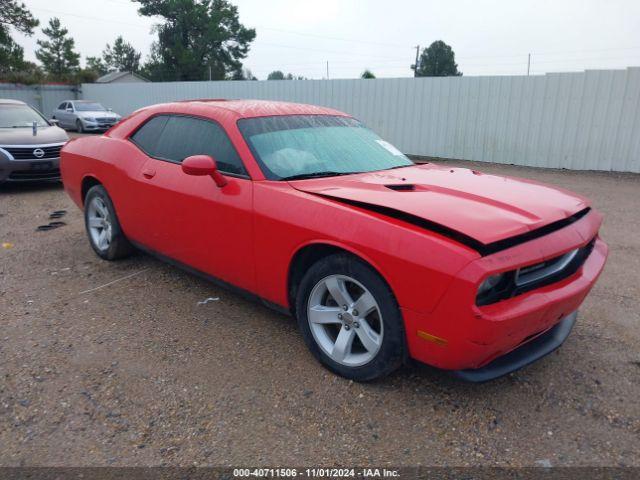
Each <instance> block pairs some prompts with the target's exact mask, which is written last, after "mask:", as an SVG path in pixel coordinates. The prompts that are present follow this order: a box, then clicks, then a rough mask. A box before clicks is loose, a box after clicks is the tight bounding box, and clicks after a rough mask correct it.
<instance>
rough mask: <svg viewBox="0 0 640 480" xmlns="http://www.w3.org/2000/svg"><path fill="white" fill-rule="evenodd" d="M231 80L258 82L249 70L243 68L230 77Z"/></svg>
mask: <svg viewBox="0 0 640 480" xmlns="http://www.w3.org/2000/svg"><path fill="white" fill-rule="evenodd" d="M229 80H258V79H257V78H256V77H255V76H254V75H253V73H252V72H251V70H249V69H248V68H241V69H239V70H235V71H234V72H233V73H232V74H231V75H230V77H229Z"/></svg>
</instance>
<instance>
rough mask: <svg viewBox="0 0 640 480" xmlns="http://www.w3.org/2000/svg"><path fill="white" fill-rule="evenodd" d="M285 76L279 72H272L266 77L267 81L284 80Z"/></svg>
mask: <svg viewBox="0 0 640 480" xmlns="http://www.w3.org/2000/svg"><path fill="white" fill-rule="evenodd" d="M284 79H285V76H284V73H282V72H281V71H280V70H274V71H273V72H271V73H270V74H269V75H267V80H284Z"/></svg>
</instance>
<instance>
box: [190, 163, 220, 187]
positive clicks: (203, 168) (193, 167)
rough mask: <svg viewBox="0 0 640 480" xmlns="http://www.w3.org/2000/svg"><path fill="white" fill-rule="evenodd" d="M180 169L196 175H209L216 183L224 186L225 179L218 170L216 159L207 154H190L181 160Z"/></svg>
mask: <svg viewBox="0 0 640 480" xmlns="http://www.w3.org/2000/svg"><path fill="white" fill-rule="evenodd" d="M182 171H183V172H184V173H186V174H187V175H195V176H197V177H204V176H210V177H211V178H213V181H214V182H216V185H217V186H219V187H224V186H225V185H226V184H227V179H226V178H224V176H223V175H222V174H221V173H220V172H219V171H218V166H217V165H216V161H215V160H214V159H213V158H211V157H210V156H209V155H192V156H191V157H187V158H185V159H184V160H183V161H182Z"/></svg>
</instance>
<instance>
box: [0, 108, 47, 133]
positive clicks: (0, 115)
mask: <svg viewBox="0 0 640 480" xmlns="http://www.w3.org/2000/svg"><path fill="white" fill-rule="evenodd" d="M33 122H37V124H38V126H39V127H48V126H49V123H48V122H47V121H46V120H45V119H44V117H43V116H42V115H40V114H39V113H38V112H36V111H35V110H34V109H33V108H31V107H29V106H28V105H6V104H5V105H0V128H26V127H31V126H33Z"/></svg>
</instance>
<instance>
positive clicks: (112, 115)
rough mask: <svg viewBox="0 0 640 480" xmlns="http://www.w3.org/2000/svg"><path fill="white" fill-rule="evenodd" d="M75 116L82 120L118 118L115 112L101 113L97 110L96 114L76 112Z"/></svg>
mask: <svg viewBox="0 0 640 480" xmlns="http://www.w3.org/2000/svg"><path fill="white" fill-rule="evenodd" d="M76 115H78V116H79V117H82V118H118V117H119V116H120V115H118V114H117V113H115V112H103V111H101V110H98V111H96V112H76Z"/></svg>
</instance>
